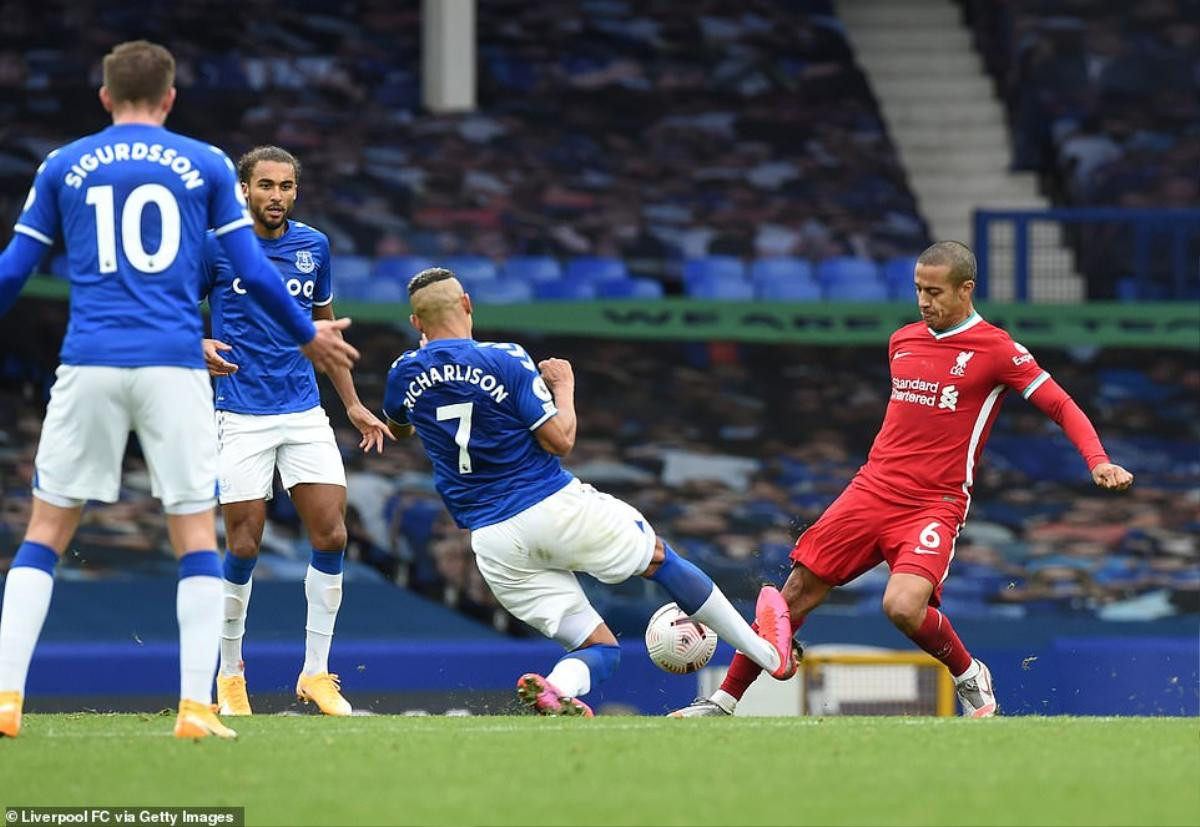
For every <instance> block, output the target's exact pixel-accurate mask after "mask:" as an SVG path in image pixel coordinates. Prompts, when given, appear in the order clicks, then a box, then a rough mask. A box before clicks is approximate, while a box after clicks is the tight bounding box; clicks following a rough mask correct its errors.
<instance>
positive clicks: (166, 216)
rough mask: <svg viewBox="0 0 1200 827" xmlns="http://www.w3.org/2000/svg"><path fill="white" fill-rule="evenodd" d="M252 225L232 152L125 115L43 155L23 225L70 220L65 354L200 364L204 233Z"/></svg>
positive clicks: (118, 362)
mask: <svg viewBox="0 0 1200 827" xmlns="http://www.w3.org/2000/svg"><path fill="white" fill-rule="evenodd" d="M249 224H250V216H249V214H248V213H247V211H246V204H245V200H244V199H243V197H242V191H241V188H240V187H239V186H238V183H237V175H236V174H235V172H234V168H233V164H232V163H231V162H230V160H229V158H228V157H226V155H225V153H223V152H221V150H219V149H217V148H216V147H213V146H210V145H208V144H206V143H202V142H200V141H196V140H193V139H191V138H187V137H184V136H183V135H178V134H176V133H174V132H171V131H169V130H167V129H165V128H164V127H161V126H149V125H145V124H121V125H114V126H110V127H108V128H107V129H103V130H101V131H100V132H97V133H96V134H94V135H88V136H86V137H84V138H80V139H79V140H77V141H75V142H74V143H70V144H67V145H66V146H64V147H61V148H60V149H56V150H55V151H54V152H51V153H50V154H49V155H48V156H46V160H45V161H44V162H43V163H42V165H41V166H40V167H38V172H37V176H36V177H35V178H34V182H33V187H32V188H31V189H30V191H29V196H28V198H27V199H26V201H25V208H24V209H23V210H22V212H21V216H20V218H19V219H18V220H17V225H16V227H15V228H14V229H15V230H16V232H18V233H23V234H25V235H27V236H29V237H31V238H35V239H37V240H38V241H41V242H42V243H44V244H53V243H54V237H55V236H56V235H57V233H58V228H59V226H60V225H61V226H62V229H63V235H64V237H65V240H66V247H67V259H68V266H69V269H70V280H71V300H70V303H71V306H70V321H69V322H68V324H67V335H66V337H65V338H64V339H63V344H62V350H61V353H60V359H61V361H62V362H63V364H67V365H109V366H113V367H143V366H148V365H172V366H177V367H186V368H203V367H204V355H203V352H202V350H201V345H200V339H201V338H202V337H203V335H204V327H203V324H202V321H201V318H200V311H199V309H198V308H197V307H196V300H195V289H196V280H197V274H198V272H199V270H200V265H201V261H202V260H203V257H204V244H205V234H206V232H207V231H208V230H209V229H210V228H213V229H214V231H215V233H216V234H217V235H222V234H224V233H227V232H230V231H232V230H236V229H238V228H240V227H245V226H248V225H249Z"/></svg>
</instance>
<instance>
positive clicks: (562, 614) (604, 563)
mask: <svg viewBox="0 0 1200 827" xmlns="http://www.w3.org/2000/svg"><path fill="white" fill-rule="evenodd" d="M654 544H655V536H654V529H653V528H651V527H650V524H649V523H648V522H646V518H645V517H643V516H642V515H641V513H640V512H639V511H638V510H637V509H636V508H634V507H633V506H631V505H629V504H628V503H625V502H622V501H621V500H618V499H617V498H616V497H613V496H610V495H608V494H602V493H601V492H599V491H597V490H596V489H595V488H592V486H590V485H586V484H584V483H581V482H580V481H579V480H572V481H571V482H570V483H568V484H567V486H566V487H564V488H563V489H562V490H561V491H557V492H556V493H554V494H551V495H550V496H549V497H547V498H546V499H544V500H542V501H541V502H540V503H538V504H537V505H534V506H531V507H529V508H527V509H525V510H524V511H522V512H521V513H520V514H517V515H516V516H515V517H509V518H508V519H507V520H505V521H504V522H501V523H496V524H494V525H490V526H485V527H484V528H480V529H476V530H475V531H473V532H471V546H472V548H474V549H475V558H476V562H477V563H478V565H479V572H480V573H481V574H482V575H483V579H484V580H486V581H487V584H488V586H490V587H491V589H492V593H493V594H494V595H496V599H497V600H499V601H500V604H501V605H502V606H504V608H506V609H508V611H509V612H511V613H512V615H513V616H514V617H516V618H518V619H520V620H523V621H524V622H526V623H528V624H529V625H530V626H532V627H533V628H535V629H537V630H538V631H539V632H541V633H542V634H544V635H545V636H546V637H549V638H553V639H554V640H557V641H558V642H559V643H561V644H562V645H563V646H565V647H566V648H567V649H575V648H577V647H578V646H579V645H580V644H581V643H583V641H584V640H586V639H587V637H588V635H590V634H591V633H592V632H593V631H595V629H596V627H597V626H599V625H600V624H601V623H602V622H603V621H602V620H601V618H600V615H599V613H597V612H596V610H595V609H594V608H592V605H591V603H589V602H588V599H587V597H586V596H585V595H584V593H583V589H582V588H581V587H580V585H579V581H578V580H576V579H575V572H577V571H581V572H585V573H587V574H590V575H591V576H592V577H595V578H596V579H597V580H599V581H600V582H602V583H620V582H622V581H624V580H628V579H629V578H630V577H634V576H635V575H639V574H641V573H642V572H644V571H645V570H646V569H647V568H648V567H649V565H650V560H651V558H653V556H654Z"/></svg>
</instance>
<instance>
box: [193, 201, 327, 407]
mask: <svg viewBox="0 0 1200 827" xmlns="http://www.w3.org/2000/svg"><path fill="white" fill-rule="evenodd" d="M258 243H259V244H260V245H261V246H262V250H263V253H264V254H265V255H266V257H267V258H268V259H270V260H271V263H272V264H274V265H275V267H276V268H278V270H279V274H280V276H281V277H282V278H283V281H284V284H285V285H286V286H287V289H288V292H289V293H291V294H292V295H293V296H294V297H295V298H296V302H297V303H298V304H299V305H300V307H301V308H302V309H303V310H304V311H305V312H306V313H308V314H310V315H311V314H312V308H313V307H314V306H318V307H320V306H322V305H327V304H329V303H330V302H331V301H333V281H332V277H331V274H330V268H329V239H328V238H327V237H326V235H325V234H324V233H323V232H321V231H320V230H317V229H315V228H313V227H310V226H308V225H307V224H302V223H300V222H299V221H289V222H288V225H287V229H286V230H285V231H284V233H283V235H281V236H280V237H279V238H259V239H258ZM206 296H207V297H208V304H209V307H210V308H211V310H212V334H213V338H214V339H220V340H221V341H222V342H225V343H226V344H229V345H232V346H233V350H231V351H224V352H222V354H221V355H222V356H223V357H224V358H225V359H226V360H227V361H230V362H233V363H234V364H235V365H237V366H238V370H237V373H235V374H233V375H232V376H218V377H217V386H216V396H215V404H216V408H217V410H218V411H232V412H234V413H243V414H282V413H295V412H297V411H307V410H308V409H309V408H315V407H316V406H317V405H319V404H320V402H321V395H320V392H319V391H318V390H317V378H316V375H315V374H314V373H313V367H312V362H310V361H308V359H306V358H305V357H304V354H303V353H301V352H300V351H299V350H298V349H297V348H296V343H295V342H294V341H293V340H292V337H291V336H290V335H289V334H288V332H287V330H286V329H284V327H283V325H281V324H280V323H279V322H278V321H276V320H275V319H274V318H272V317H271V316H269V315H268V314H267V313H266V311H265V310H264V309H263V308H262V306H261V305H260V304H259V303H258V302H256V301H254V299H253V298H252V297H251V296H248V295H246V289H245V288H244V287H242V285H241V280H240V279H239V278H238V276H237V274H236V273H234V272H233V264H232V263H231V262H230V261H229V259H228V258H227V257H226V256H225V253H224V252H223V251H222V250H221V244H220V242H218V241H217V239H216V237H215V236H214V235H212V234H209V238H208V243H207V246H206V248H205V256H204V266H203V268H202V269H201V281H200V298H204V297H206Z"/></svg>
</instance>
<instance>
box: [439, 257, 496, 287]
mask: <svg viewBox="0 0 1200 827" xmlns="http://www.w3.org/2000/svg"><path fill="white" fill-rule="evenodd" d="M438 265H439V266H441V267H445V268H446V269H448V270H453V271H454V274H455V275H456V276H458V278H459V279H460V280H461V281H463V282H464V283H465V282H467V281H470V282H472V283H474V284H479V283H480V282H484V281H491V280H492V279H495V278H496V277H497V271H496V262H494V261H492V260H491V259H490V258H488V257H487V256H449V257H447V258H444V259H442V260H441V261H439V262H438Z"/></svg>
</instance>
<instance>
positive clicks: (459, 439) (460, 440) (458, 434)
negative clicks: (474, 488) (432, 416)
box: [437, 402, 475, 474]
mask: <svg viewBox="0 0 1200 827" xmlns="http://www.w3.org/2000/svg"><path fill="white" fill-rule="evenodd" d="M474 407H475V403H474V402H460V403H459V404H457V405H442V406H441V407H439V408H438V409H437V418H438V422H445V421H446V420H447V419H457V420H458V430H457V431H455V432H454V442H455V444H456V445H458V473H460V474H469V473H471V470H472V469H471V455H470V454H468V453H467V446H468V445H470V444H471V413H472V409H473V408H474Z"/></svg>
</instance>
